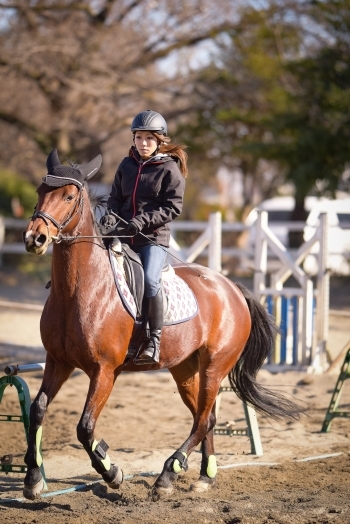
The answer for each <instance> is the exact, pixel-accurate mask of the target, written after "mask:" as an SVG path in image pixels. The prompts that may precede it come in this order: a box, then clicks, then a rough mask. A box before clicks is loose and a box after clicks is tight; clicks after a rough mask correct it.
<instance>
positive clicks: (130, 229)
mask: <svg viewBox="0 0 350 524" xmlns="http://www.w3.org/2000/svg"><path fill="white" fill-rule="evenodd" d="M139 232H140V228H139V226H138V225H137V224H135V222H133V221H132V220H131V221H130V222H129V223H128V225H127V226H125V233H126V235H127V236H128V237H134V236H135V235H137V233H139Z"/></svg>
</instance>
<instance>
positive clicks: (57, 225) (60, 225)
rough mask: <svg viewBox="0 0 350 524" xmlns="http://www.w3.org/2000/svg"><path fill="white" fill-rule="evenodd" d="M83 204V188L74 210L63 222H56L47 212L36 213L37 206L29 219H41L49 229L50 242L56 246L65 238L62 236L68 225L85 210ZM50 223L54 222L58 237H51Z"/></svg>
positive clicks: (76, 199) (76, 198)
mask: <svg viewBox="0 0 350 524" xmlns="http://www.w3.org/2000/svg"><path fill="white" fill-rule="evenodd" d="M83 204H84V197H83V191H82V188H79V193H78V195H77V196H76V197H75V204H74V206H73V208H72V209H71V210H70V211H69V213H68V215H67V217H66V218H64V219H63V221H62V222H58V220H56V219H55V218H54V217H53V216H51V215H49V213H46V212H45V211H40V210H39V211H36V207H37V206H35V208H34V213H33V215H32V216H31V217H29V218H30V219H31V220H35V219H36V218H41V219H42V220H43V221H44V222H45V225H46V227H47V234H48V238H49V240H51V241H54V242H56V244H58V243H59V242H61V241H62V240H63V238H64V237H63V236H62V231H63V230H64V228H65V227H67V226H68V224H70V223H71V221H72V220H73V218H74V217H75V216H76V215H77V214H78V213H79V211H82V210H83ZM49 221H50V222H52V224H53V225H54V226H55V228H56V229H57V235H50V228H49V226H50V224H49ZM73 238H75V237H73Z"/></svg>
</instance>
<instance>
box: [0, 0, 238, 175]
mask: <svg viewBox="0 0 350 524" xmlns="http://www.w3.org/2000/svg"><path fill="white" fill-rule="evenodd" d="M0 9H1V13H2V14H3V15H5V16H6V20H7V23H3V24H2V26H1V32H0V81H1V85H2V89H1V92H0V140H1V143H2V148H1V158H0V160H1V162H2V163H3V164H4V165H5V166H7V167H10V168H12V169H14V170H16V171H18V172H19V173H23V174H24V175H26V176H28V177H29V178H30V179H31V180H32V181H34V182H38V181H39V180H40V176H42V172H43V165H44V162H45V157H46V155H47V154H48V152H49V151H50V150H51V149H52V148H53V147H57V148H58V149H59V151H60V153H61V154H63V157H64V156H66V157H69V158H71V159H72V160H73V161H75V160H78V161H79V162H84V161H86V160H89V159H91V157H92V156H94V155H95V154H97V153H99V152H102V153H103V158H104V163H103V169H102V170H101V174H102V175H103V174H106V173H108V176H109V179H111V177H112V176H113V173H114V170H115V167H116V165H117V164H118V162H119V161H120V159H121V158H122V155H124V154H125V153H126V151H127V149H128V146H129V145H130V135H129V133H127V132H126V130H127V129H128V125H129V124H130V122H131V119H132V117H133V116H134V114H135V112H137V111H139V110H143V109H145V108H147V107H150V108H152V109H156V110H158V111H160V112H163V113H164V116H165V117H166V118H168V119H169V120H170V122H171V121H172V120H174V118H175V117H177V116H178V115H180V116H181V114H186V111H187V109H188V104H189V102H188V96H187V93H188V88H187V85H188V83H189V82H190V83H191V80H192V78H193V76H194V74H192V73H191V71H189V69H188V68H187V67H185V71H184V72H183V73H181V72H180V70H179V69H178V70H177V72H176V75H174V74H172V71H169V67H170V66H169V64H170V62H168V66H167V67H166V65H167V62H165V58H167V57H173V56H174V55H176V53H177V52H178V50H182V49H187V50H189V49H190V48H193V47H194V46H196V45H197V44H198V43H199V42H202V41H203V40H205V39H208V38H209V37H212V36H215V35H216V34H218V33H221V32H222V31H224V30H226V29H228V28H229V27H231V26H232V25H233V24H234V23H235V21H234V17H233V16H232V17H230V13H232V11H233V8H232V5H231V2H230V1H229V0H221V1H219V2H218V3H216V5H215V6H212V5H211V2H209V0H184V1H182V2H181V3H179V2H176V1H166V0H152V1H149V0H97V1H96V0H95V1H94V0H79V1H78V0H31V1H30V2H28V1H27V0H3V1H0ZM214 13H215V17H214V16H213V15H214ZM227 14H228V15H229V18H228V20H231V21H229V22H227V17H226V15H227ZM3 20H4V18H3ZM183 62H184V61H183ZM161 66H162V67H161Z"/></svg>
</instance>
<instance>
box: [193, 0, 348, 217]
mask: <svg viewBox="0 0 350 524" xmlns="http://www.w3.org/2000/svg"><path fill="white" fill-rule="evenodd" d="M240 14H241V20H240V25H239V28H237V29H236V30H235V31H231V32H230V34H229V40H228V39H226V41H225V44H224V45H222V48H221V52H220V60H217V59H216V60H215V61H213V63H212V64H211V65H210V66H209V67H208V68H207V69H206V71H204V72H203V74H202V78H201V87H200V90H198V92H199V93H200V94H199V96H198V107H199V110H198V113H197V121H196V122H195V123H194V124H193V125H192V127H189V128H188V130H187V134H188V136H187V137H186V139H187V141H188V143H189V145H190V146H191V150H190V153H191V156H193V155H194V156H195V155H196V154H198V155H200V156H201V157H203V156H204V157H206V160H207V162H208V163H211V164H212V166H213V165H214V161H215V162H216V163H218V162H220V163H224V164H226V165H227V166H228V167H229V168H230V167H231V168H234V167H239V168H240V169H241V171H242V173H243V180H244V182H243V183H245V181H248V182H249V183H248V184H247V188H248V190H246V194H245V195H244V200H245V203H244V205H245V206H248V204H249V201H250V200H251V196H252V195H251V188H252V187H257V186H258V187H259V189H260V193H261V195H262V197H263V198H268V197H270V196H272V195H273V194H276V193H278V190H279V188H280V186H281V185H282V184H283V183H284V182H286V181H287V182H291V183H292V185H294V188H295V196H296V202H297V204H296V205H297V207H298V208H299V209H300V208H301V209H302V208H303V204H304V199H305V197H306V196H307V195H308V194H310V193H312V192H313V193H318V194H323V195H327V196H332V195H334V193H335V191H336V190H337V188H338V185H339V181H340V179H341V176H342V173H343V172H344V169H345V167H346V165H347V164H348V163H349V160H350V153H349V151H350V38H349V34H350V10H349V2H348V0H328V1H327V2H324V1H315V0H314V1H312V2H306V3H304V4H303V3H297V4H296V5H295V7H294V8H293V7H292V6H291V4H289V6H288V7H287V6H283V4H282V3H280V2H278V1H276V2H274V1H273V0H271V1H270V2H269V3H267V4H266V7H264V8H262V9H255V8H252V7H245V8H243V9H242V11H241V13H240ZM306 20H307V23H306ZM310 27H311V28H312V31H313V35H314V37H312V36H310V34H311V33H310V32H309V30H308V28H310ZM262 160H263V161H264V162H265V161H266V162H268V163H269V165H272V163H275V164H276V166H278V169H277V171H278V173H279V174H280V175H281V176H282V179H281V178H278V177H276V178H275V179H271V178H268V175H269V169H267V170H265V172H262V171H261V170H260V171H259V166H260V165H261V161H262Z"/></svg>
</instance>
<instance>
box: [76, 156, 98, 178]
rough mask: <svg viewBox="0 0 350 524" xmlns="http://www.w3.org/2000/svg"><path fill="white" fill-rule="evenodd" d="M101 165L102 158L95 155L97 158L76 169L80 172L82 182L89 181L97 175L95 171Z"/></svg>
mask: <svg viewBox="0 0 350 524" xmlns="http://www.w3.org/2000/svg"><path fill="white" fill-rule="evenodd" d="M101 164H102V156H101V155H97V157H96V158H94V159H93V160H91V162H89V163H88V164H83V165H80V166H77V167H78V168H79V169H80V171H81V172H82V174H83V177H84V180H89V179H90V178H92V177H93V176H94V175H95V174H96V173H97V171H98V170H99V169H100V167H101Z"/></svg>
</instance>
